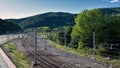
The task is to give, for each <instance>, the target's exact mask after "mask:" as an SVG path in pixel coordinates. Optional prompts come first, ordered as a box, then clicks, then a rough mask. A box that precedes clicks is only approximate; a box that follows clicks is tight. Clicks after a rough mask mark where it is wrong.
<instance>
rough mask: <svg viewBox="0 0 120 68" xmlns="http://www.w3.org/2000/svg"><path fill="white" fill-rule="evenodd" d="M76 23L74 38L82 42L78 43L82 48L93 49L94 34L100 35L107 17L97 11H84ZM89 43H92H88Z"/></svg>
mask: <svg viewBox="0 0 120 68" xmlns="http://www.w3.org/2000/svg"><path fill="white" fill-rule="evenodd" d="M75 22H76V24H75V26H74V27H73V30H72V34H71V36H72V38H73V39H79V40H80V41H79V43H78V44H79V47H80V48H82V47H92V45H91V44H92V42H91V41H92V40H91V39H92V32H93V31H95V32H96V33H98V32H99V31H100V30H101V28H102V27H104V26H105V25H104V24H105V23H106V16H105V15H103V14H101V12H100V11H98V10H96V9H94V10H89V11H88V10H84V11H83V12H82V13H80V14H78V16H77V18H76V19H75ZM89 41H90V43H88V42H89ZM86 43H87V44H86Z"/></svg>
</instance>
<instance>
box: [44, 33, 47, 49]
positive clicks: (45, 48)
mask: <svg viewBox="0 0 120 68" xmlns="http://www.w3.org/2000/svg"><path fill="white" fill-rule="evenodd" d="M44 34H45V48H44V49H45V50H47V46H46V38H47V35H46V32H44Z"/></svg>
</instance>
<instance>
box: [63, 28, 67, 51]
mask: <svg viewBox="0 0 120 68" xmlns="http://www.w3.org/2000/svg"><path fill="white" fill-rule="evenodd" d="M66 33H67V32H66V29H65V40H64V41H65V43H64V44H65V49H66V46H67V41H66V40H67V38H66Z"/></svg>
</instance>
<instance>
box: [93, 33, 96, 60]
mask: <svg viewBox="0 0 120 68" xmlns="http://www.w3.org/2000/svg"><path fill="white" fill-rule="evenodd" d="M95 51H96V45H95V31H94V32H93V59H94V60H95Z"/></svg>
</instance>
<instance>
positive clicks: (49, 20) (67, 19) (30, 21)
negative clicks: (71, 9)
mask: <svg viewBox="0 0 120 68" xmlns="http://www.w3.org/2000/svg"><path fill="white" fill-rule="evenodd" d="M75 16H76V15H75V14H70V13H64V12H49V13H44V14H39V15H35V16H31V17H27V18H22V19H7V21H9V22H15V23H18V24H19V25H20V26H22V27H24V28H32V27H39V26H48V27H50V28H53V27H58V26H66V25H70V26H71V25H74V18H75Z"/></svg>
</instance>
